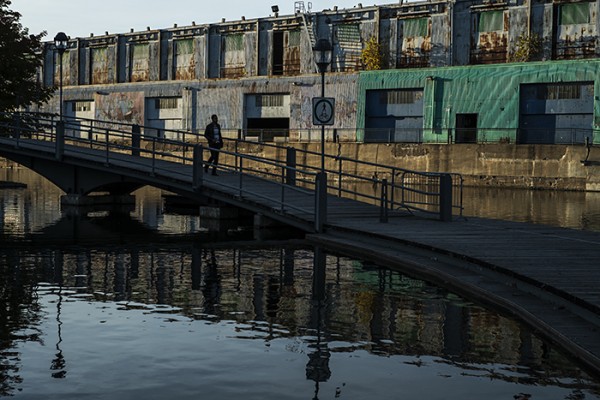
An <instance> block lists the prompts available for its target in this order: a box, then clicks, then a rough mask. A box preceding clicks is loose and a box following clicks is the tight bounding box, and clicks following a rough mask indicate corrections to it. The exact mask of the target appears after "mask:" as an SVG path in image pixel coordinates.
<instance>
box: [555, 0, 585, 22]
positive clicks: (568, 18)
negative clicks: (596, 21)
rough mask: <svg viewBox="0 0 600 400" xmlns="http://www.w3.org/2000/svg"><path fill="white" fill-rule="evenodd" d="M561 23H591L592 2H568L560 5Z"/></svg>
mask: <svg viewBox="0 0 600 400" xmlns="http://www.w3.org/2000/svg"><path fill="white" fill-rule="evenodd" d="M558 18H559V24H560V25H579V24H589V23H590V3H587V2H586V3H568V4H561V5H560V12H559V17H558Z"/></svg>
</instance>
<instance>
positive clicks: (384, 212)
mask: <svg viewBox="0 0 600 400" xmlns="http://www.w3.org/2000/svg"><path fill="white" fill-rule="evenodd" d="M379 222H382V223H386V222H388V181H387V179H382V180H381V205H380V208H379Z"/></svg>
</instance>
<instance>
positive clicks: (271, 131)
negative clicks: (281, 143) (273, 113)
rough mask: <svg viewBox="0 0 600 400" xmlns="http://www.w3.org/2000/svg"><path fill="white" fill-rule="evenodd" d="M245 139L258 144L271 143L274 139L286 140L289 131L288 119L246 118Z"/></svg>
mask: <svg viewBox="0 0 600 400" xmlns="http://www.w3.org/2000/svg"><path fill="white" fill-rule="evenodd" d="M246 127H247V129H246V138H249V139H254V138H256V139H257V140H258V141H259V142H273V141H275V140H276V139H275V138H286V137H287V136H288V132H289V129H290V119H289V118H248V119H247V121H246Z"/></svg>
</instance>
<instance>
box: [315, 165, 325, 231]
mask: <svg viewBox="0 0 600 400" xmlns="http://www.w3.org/2000/svg"><path fill="white" fill-rule="evenodd" d="M326 223H327V173H326V172H319V173H318V174H317V178H316V181H315V231H317V232H319V233H322V232H323V231H324V227H325V224H326Z"/></svg>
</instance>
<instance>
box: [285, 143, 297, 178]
mask: <svg viewBox="0 0 600 400" xmlns="http://www.w3.org/2000/svg"><path fill="white" fill-rule="evenodd" d="M285 165H286V167H287V168H286V169H285V171H286V175H285V183H286V184H287V185H290V186H296V149H295V148H293V147H288V148H287V152H286V159H285Z"/></svg>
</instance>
